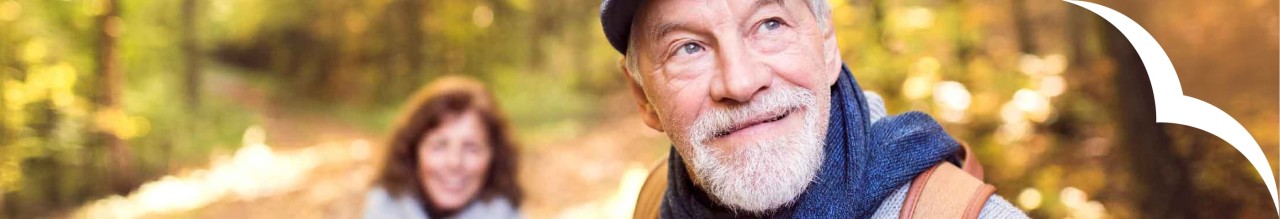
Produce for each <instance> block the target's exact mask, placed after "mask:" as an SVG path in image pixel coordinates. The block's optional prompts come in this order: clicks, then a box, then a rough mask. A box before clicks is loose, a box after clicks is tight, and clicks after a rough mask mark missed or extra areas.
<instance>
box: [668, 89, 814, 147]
mask: <svg viewBox="0 0 1280 219" xmlns="http://www.w3.org/2000/svg"><path fill="white" fill-rule="evenodd" d="M816 100H817V97H816V95H815V94H814V93H813V92H811V91H809V90H806V89H804V88H800V87H787V88H781V89H773V91H770V92H766V93H762V94H760V95H759V96H756V97H754V98H753V99H752V100H751V101H749V102H746V103H742V104H738V105H733V106H729V107H723V108H710V110H708V111H706V112H703V113H702V114H700V115H698V118H697V119H696V120H695V121H694V123H693V125H692V126H690V127H689V129H690V130H689V133H690V134H691V135H692V136H691V137H694V138H693V139H692V140H694V141H699V142H701V141H705V140H707V139H711V138H716V137H720V136H724V135H728V134H729V133H732V132H734V131H737V130H739V129H741V128H744V126H748V125H752V124H756V123H759V122H769V121H774V120H777V119H781V118H783V117H784V116H793V115H796V114H794V112H796V111H797V110H799V109H801V108H804V107H807V108H808V109H809V110H814V108H816V106H814V105H816V103H817V102H816Z"/></svg>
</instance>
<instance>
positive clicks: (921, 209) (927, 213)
mask: <svg viewBox="0 0 1280 219" xmlns="http://www.w3.org/2000/svg"><path fill="white" fill-rule="evenodd" d="M964 153H965V154H964V155H962V156H965V157H963V158H961V159H963V161H962V162H961V163H962V164H963V165H964V166H965V168H963V169H962V167H956V166H955V165H953V164H951V163H948V162H942V163H939V164H938V165H935V166H934V167H933V168H930V169H929V170H927V171H925V172H924V173H921V174H920V175H919V176H916V178H915V180H913V181H911V187H910V188H908V189H907V197H906V198H905V200H904V201H903V203H902V209H901V211H900V212H898V218H947V219H950V218H978V215H979V214H980V213H982V207H983V206H984V205H986V203H987V199H988V198H990V197H991V195H993V194H995V191H996V187H995V186H992V185H990V184H986V183H983V182H982V166H980V165H978V164H977V159H976V158H975V157H974V156H972V152H970V151H969V148H968V147H967V146H966V147H964Z"/></svg>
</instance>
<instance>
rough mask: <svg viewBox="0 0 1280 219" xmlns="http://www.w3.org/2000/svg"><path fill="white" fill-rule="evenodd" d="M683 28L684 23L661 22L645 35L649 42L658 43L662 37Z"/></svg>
mask: <svg viewBox="0 0 1280 219" xmlns="http://www.w3.org/2000/svg"><path fill="white" fill-rule="evenodd" d="M683 26H684V23H681V22H662V23H659V24H658V25H655V26H653V29H650V30H649V33H647V35H648V36H649V37H648V38H649V40H650V41H652V42H658V41H659V40H662V36H663V35H667V33H670V32H671V31H674V30H676V29H680V28H681V27H683Z"/></svg>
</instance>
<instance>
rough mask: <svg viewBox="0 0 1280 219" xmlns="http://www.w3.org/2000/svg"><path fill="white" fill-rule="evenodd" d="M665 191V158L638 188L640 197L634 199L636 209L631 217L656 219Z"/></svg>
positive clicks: (660, 209)
mask: <svg viewBox="0 0 1280 219" xmlns="http://www.w3.org/2000/svg"><path fill="white" fill-rule="evenodd" d="M666 191H667V158H666V157H663V158H662V159H661V160H659V161H658V163H657V165H654V167H653V169H651V170H649V177H648V178H645V179H644V185H642V186H640V195H639V197H637V198H636V209H635V211H634V212H633V213H632V215H631V217H632V218H635V219H649V218H658V215H659V214H661V211H662V194H663V193H666Z"/></svg>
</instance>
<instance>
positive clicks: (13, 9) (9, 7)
mask: <svg viewBox="0 0 1280 219" xmlns="http://www.w3.org/2000/svg"><path fill="white" fill-rule="evenodd" d="M21 16H22V5H21V4H18V2H16V1H12V0H10V1H3V2H0V21H14V20H17V19H18V17H21Z"/></svg>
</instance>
